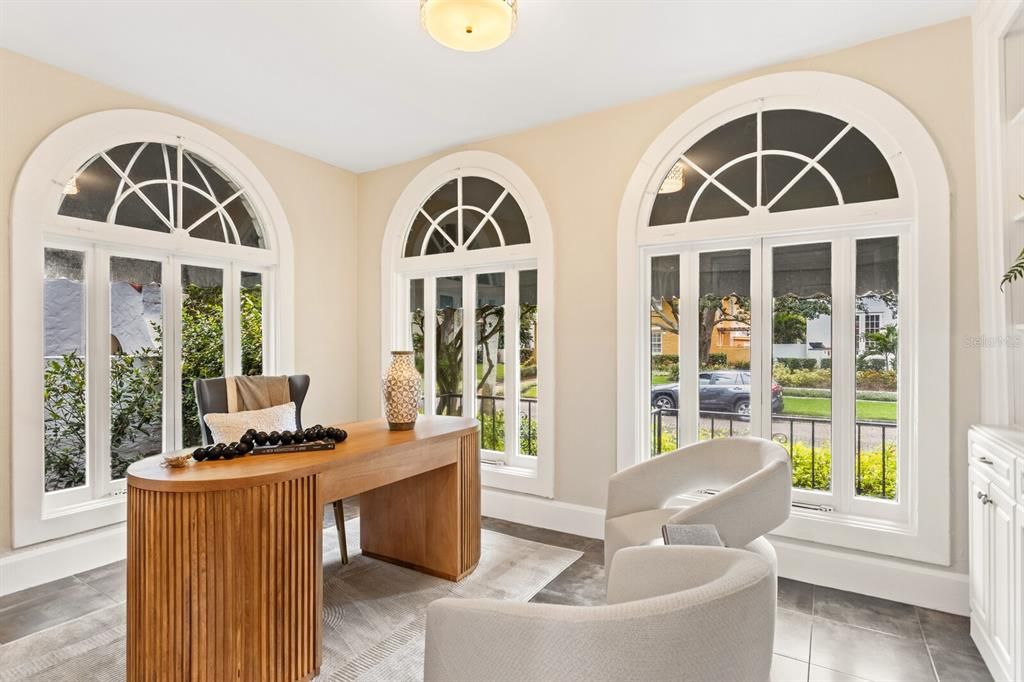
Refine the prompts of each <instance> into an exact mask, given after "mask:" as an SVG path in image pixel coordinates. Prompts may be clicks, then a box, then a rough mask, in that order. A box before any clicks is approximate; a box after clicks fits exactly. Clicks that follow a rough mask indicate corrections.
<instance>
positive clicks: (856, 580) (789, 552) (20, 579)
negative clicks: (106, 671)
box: [0, 488, 970, 615]
mask: <svg viewBox="0 0 1024 682" xmlns="http://www.w3.org/2000/svg"><path fill="white" fill-rule="evenodd" d="M481 506H482V510H483V513H484V515H485V516H491V517H494V518H498V519H505V520H507V521H514V522H516V523H523V524H527V525H530V526H537V527H539V528H549V529H551V530H557V531H561V532H563V533H572V534H574V535H582V536H584V537H590V538H598V539H600V538H602V537H604V510H603V509H600V508H598V507H587V506H584V505H579V504H571V503H569V502H560V501H558V500H549V499H545V498H540V497H534V496H532V495H522V494H518V493H510V492H506V491H503V490H495V489H492V488H485V489H484V490H483V492H482V497H481ZM125 537H126V536H125V526H124V524H119V525H116V526H110V527H109V528H104V529H101V530H98V531H94V532H90V533H83V534H81V535H76V536H73V537H70V538H65V539H62V540H55V541H53V542H48V543H46V544H44V545H40V546H38V547H29V548H27V549H24V550H18V551H15V552H12V553H10V554H7V555H4V556H2V557H0V595H4V594H9V593H11V592H17V591H18V590H23V589H25V588H28V587H34V586H35V585H41V584H43V583H46V582H49V581H51V580H57V579H59V578H64V577H66V576H69V575H73V574H75V573H81V572H82V571H88V570H90V569H92V568H96V567H97V566H102V565H104V564H108V563H111V562H113V561H119V560H121V559H123V558H124V557H125V555H126V540H125ZM771 541H772V544H773V545H774V546H775V550H776V551H777V552H778V555H779V575H781V576H783V577H785V578H791V579H793V580H800V581H803V582H808V583H813V584H815V585H822V586H825V587H833V588H836V589H840V590H847V591H850V592H858V593H860V594H866V595H869V596H872V597H880V598H883V599H892V600H894V601H900V602H904V603H908V604H914V605H917V606H923V607H926V608H930V609H936V610H938V611H946V612H948V613H956V614H960V615H968V614H969V613H970V606H969V597H968V582H967V576H966V575H964V574H961V573H951V572H949V571H940V570H938V569H934V568H930V567H927V566H921V565H914V564H910V563H908V562H906V561H897V560H893V559H888V558H885V557H879V556H872V555H867V554H863V553H858V552H849V551H846V550H840V549H833V548H829V547H823V546H821V545H810V544H807V543H801V542H794V541H791V540H787V539H785V538H774V537H773V538H771Z"/></svg>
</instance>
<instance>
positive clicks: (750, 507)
mask: <svg viewBox="0 0 1024 682" xmlns="http://www.w3.org/2000/svg"><path fill="white" fill-rule="evenodd" d="M791 488H792V475H791V473H790V463H789V455H788V453H787V452H786V450H785V449H784V448H783V447H782V446H781V445H779V444H778V443H775V442H772V441H770V440H765V439H763V438H716V439H713V440H707V441H703V442H700V443H695V444H693V445H689V446H687V447H684V448H680V449H678V450H675V451H673V452H669V453H666V454H663V455H659V456H657V457H653V458H651V459H649V460H647V461H645V462H641V463H640V464H637V465H634V466H631V467H629V468H628V469H623V470H622V471H620V472H618V473H617V474H615V475H613V476H612V477H611V478H610V479H609V480H608V508H607V511H606V512H605V522H604V558H605V566H609V565H611V562H612V558H613V557H614V556H615V554H616V552H618V551H619V550H621V549H622V548H624V547H631V546H634V545H650V544H660V543H661V542H662V540H661V527H662V526H663V525H664V524H711V525H713V526H715V528H716V529H717V530H718V535H719V536H720V537H721V538H722V543H723V544H724V545H725V546H726V547H734V548H741V549H746V550H748V551H751V552H754V553H756V554H759V555H761V556H763V557H764V558H765V559H767V560H768V561H769V563H770V564H771V566H772V570H773V573H774V572H775V570H776V567H777V563H778V562H777V560H776V557H775V550H774V549H773V548H772V546H771V544H769V542H768V541H767V540H766V539H765V538H764V537H762V536H763V535H765V534H766V533H769V532H771V531H772V530H774V529H775V528H777V527H779V526H780V525H781V524H782V523H783V522H784V521H785V520H786V519H788V518H789V512H790V508H791V495H792V493H791ZM697 490H713V491H715V494H714V495H711V496H708V497H707V498H704V499H702V500H700V501H699V502H696V503H695V504H693V505H691V506H688V507H682V506H669V505H670V503H671V502H672V500H673V499H675V498H676V497H678V496H679V495H681V494H683V493H687V492H694V491H697Z"/></svg>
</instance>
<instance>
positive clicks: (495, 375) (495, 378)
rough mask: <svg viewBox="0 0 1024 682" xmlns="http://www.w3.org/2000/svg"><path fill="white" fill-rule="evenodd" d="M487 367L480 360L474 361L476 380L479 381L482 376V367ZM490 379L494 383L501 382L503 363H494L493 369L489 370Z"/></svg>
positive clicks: (503, 378)
mask: <svg viewBox="0 0 1024 682" xmlns="http://www.w3.org/2000/svg"><path fill="white" fill-rule="evenodd" d="M486 367H487V365H485V364H484V363H482V362H478V363H476V380H477V381H480V380H481V379H483V378H484V369H485V368H486ZM491 381H492V382H495V383H501V382H502V381H505V365H504V364H503V363H500V362H499V363H497V364H495V365H494V369H493V370H492V371H491Z"/></svg>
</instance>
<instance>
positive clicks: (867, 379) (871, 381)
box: [772, 363, 896, 391]
mask: <svg viewBox="0 0 1024 682" xmlns="http://www.w3.org/2000/svg"><path fill="white" fill-rule="evenodd" d="M772 378H774V379H775V381H777V382H778V383H779V385H781V386H783V387H784V388H790V387H792V388H831V387H832V370H831V369H791V368H790V367H787V366H785V365H784V364H780V363H776V364H775V365H774V366H773V367H772ZM857 389H858V390H860V391H895V390H896V372H895V371H894V370H888V371H886V370H875V369H869V370H858V371H857Z"/></svg>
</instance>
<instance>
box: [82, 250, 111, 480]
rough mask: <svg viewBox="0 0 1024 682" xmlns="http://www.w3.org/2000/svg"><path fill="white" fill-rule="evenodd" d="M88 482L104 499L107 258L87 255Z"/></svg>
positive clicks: (107, 463)
mask: <svg viewBox="0 0 1024 682" xmlns="http://www.w3.org/2000/svg"><path fill="white" fill-rule="evenodd" d="M86 268H87V272H88V279H87V281H88V283H89V285H88V287H87V293H86V296H87V301H88V303H87V305H88V313H87V325H88V336H87V339H88V341H87V350H86V358H87V361H88V362H87V365H86V366H87V370H86V377H87V379H86V397H87V401H88V403H87V405H88V406H87V408H86V412H87V415H88V421H87V423H88V428H89V429H90V430H91V433H88V434H87V436H88V439H87V441H86V442H87V443H88V445H87V458H88V468H87V471H88V477H89V478H88V481H87V484H88V485H89V487H90V489H91V490H92V496H93V497H94V498H95V497H103V496H104V495H106V494H107V493H108V492H109V485H110V254H109V253H108V252H107V251H106V250H104V249H95V248H94V249H90V250H89V251H88V252H87V257H86Z"/></svg>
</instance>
